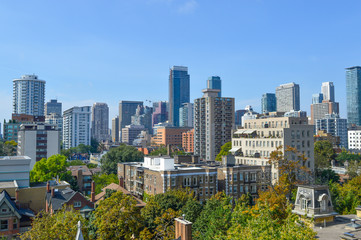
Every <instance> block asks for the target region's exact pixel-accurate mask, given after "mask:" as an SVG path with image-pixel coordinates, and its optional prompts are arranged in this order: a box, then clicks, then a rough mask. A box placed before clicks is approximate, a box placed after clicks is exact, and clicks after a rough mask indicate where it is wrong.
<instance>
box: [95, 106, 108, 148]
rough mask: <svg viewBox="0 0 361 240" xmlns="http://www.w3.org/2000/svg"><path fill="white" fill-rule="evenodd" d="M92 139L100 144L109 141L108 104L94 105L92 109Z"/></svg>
mask: <svg viewBox="0 0 361 240" xmlns="http://www.w3.org/2000/svg"><path fill="white" fill-rule="evenodd" d="M91 132H92V138H94V139H96V140H97V141H98V142H102V141H107V140H109V138H110V136H109V107H108V104H106V103H94V104H93V108H92V128H91Z"/></svg>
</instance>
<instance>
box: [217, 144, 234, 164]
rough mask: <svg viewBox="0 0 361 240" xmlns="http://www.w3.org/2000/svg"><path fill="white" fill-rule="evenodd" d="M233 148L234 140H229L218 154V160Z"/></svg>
mask: <svg viewBox="0 0 361 240" xmlns="http://www.w3.org/2000/svg"><path fill="white" fill-rule="evenodd" d="M231 149H232V142H227V143H225V144H224V145H223V146H222V147H221V151H220V152H219V153H218V155H217V156H216V161H222V156H227V155H228V153H229V150H231Z"/></svg>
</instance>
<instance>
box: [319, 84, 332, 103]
mask: <svg viewBox="0 0 361 240" xmlns="http://www.w3.org/2000/svg"><path fill="white" fill-rule="evenodd" d="M321 92H322V95H323V100H328V101H330V102H334V101H335V87H334V86H333V82H323V83H322V86H321Z"/></svg>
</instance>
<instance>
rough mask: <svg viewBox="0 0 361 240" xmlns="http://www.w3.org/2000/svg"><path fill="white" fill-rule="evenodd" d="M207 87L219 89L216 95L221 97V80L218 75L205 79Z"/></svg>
mask: <svg viewBox="0 0 361 240" xmlns="http://www.w3.org/2000/svg"><path fill="white" fill-rule="evenodd" d="M207 88H210V89H219V93H218V97H222V80H221V78H220V77H218V76H212V77H209V78H208V80H207Z"/></svg>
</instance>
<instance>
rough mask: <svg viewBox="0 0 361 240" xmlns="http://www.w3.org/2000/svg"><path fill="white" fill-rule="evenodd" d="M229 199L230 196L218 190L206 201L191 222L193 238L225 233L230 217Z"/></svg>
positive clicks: (210, 236)
mask: <svg viewBox="0 0 361 240" xmlns="http://www.w3.org/2000/svg"><path fill="white" fill-rule="evenodd" d="M231 200H232V199H231V197H228V196H226V195H225V193H221V192H219V193H217V194H216V195H214V196H213V197H212V198H211V199H210V200H208V201H207V203H206V205H205V206H204V208H203V211H202V212H201V214H200V216H199V217H198V218H197V220H196V221H195V223H194V224H193V238H194V239H217V238H220V236H225V235H226V234H227V230H228V228H229V227H230V226H231V218H232V204H231Z"/></svg>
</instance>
